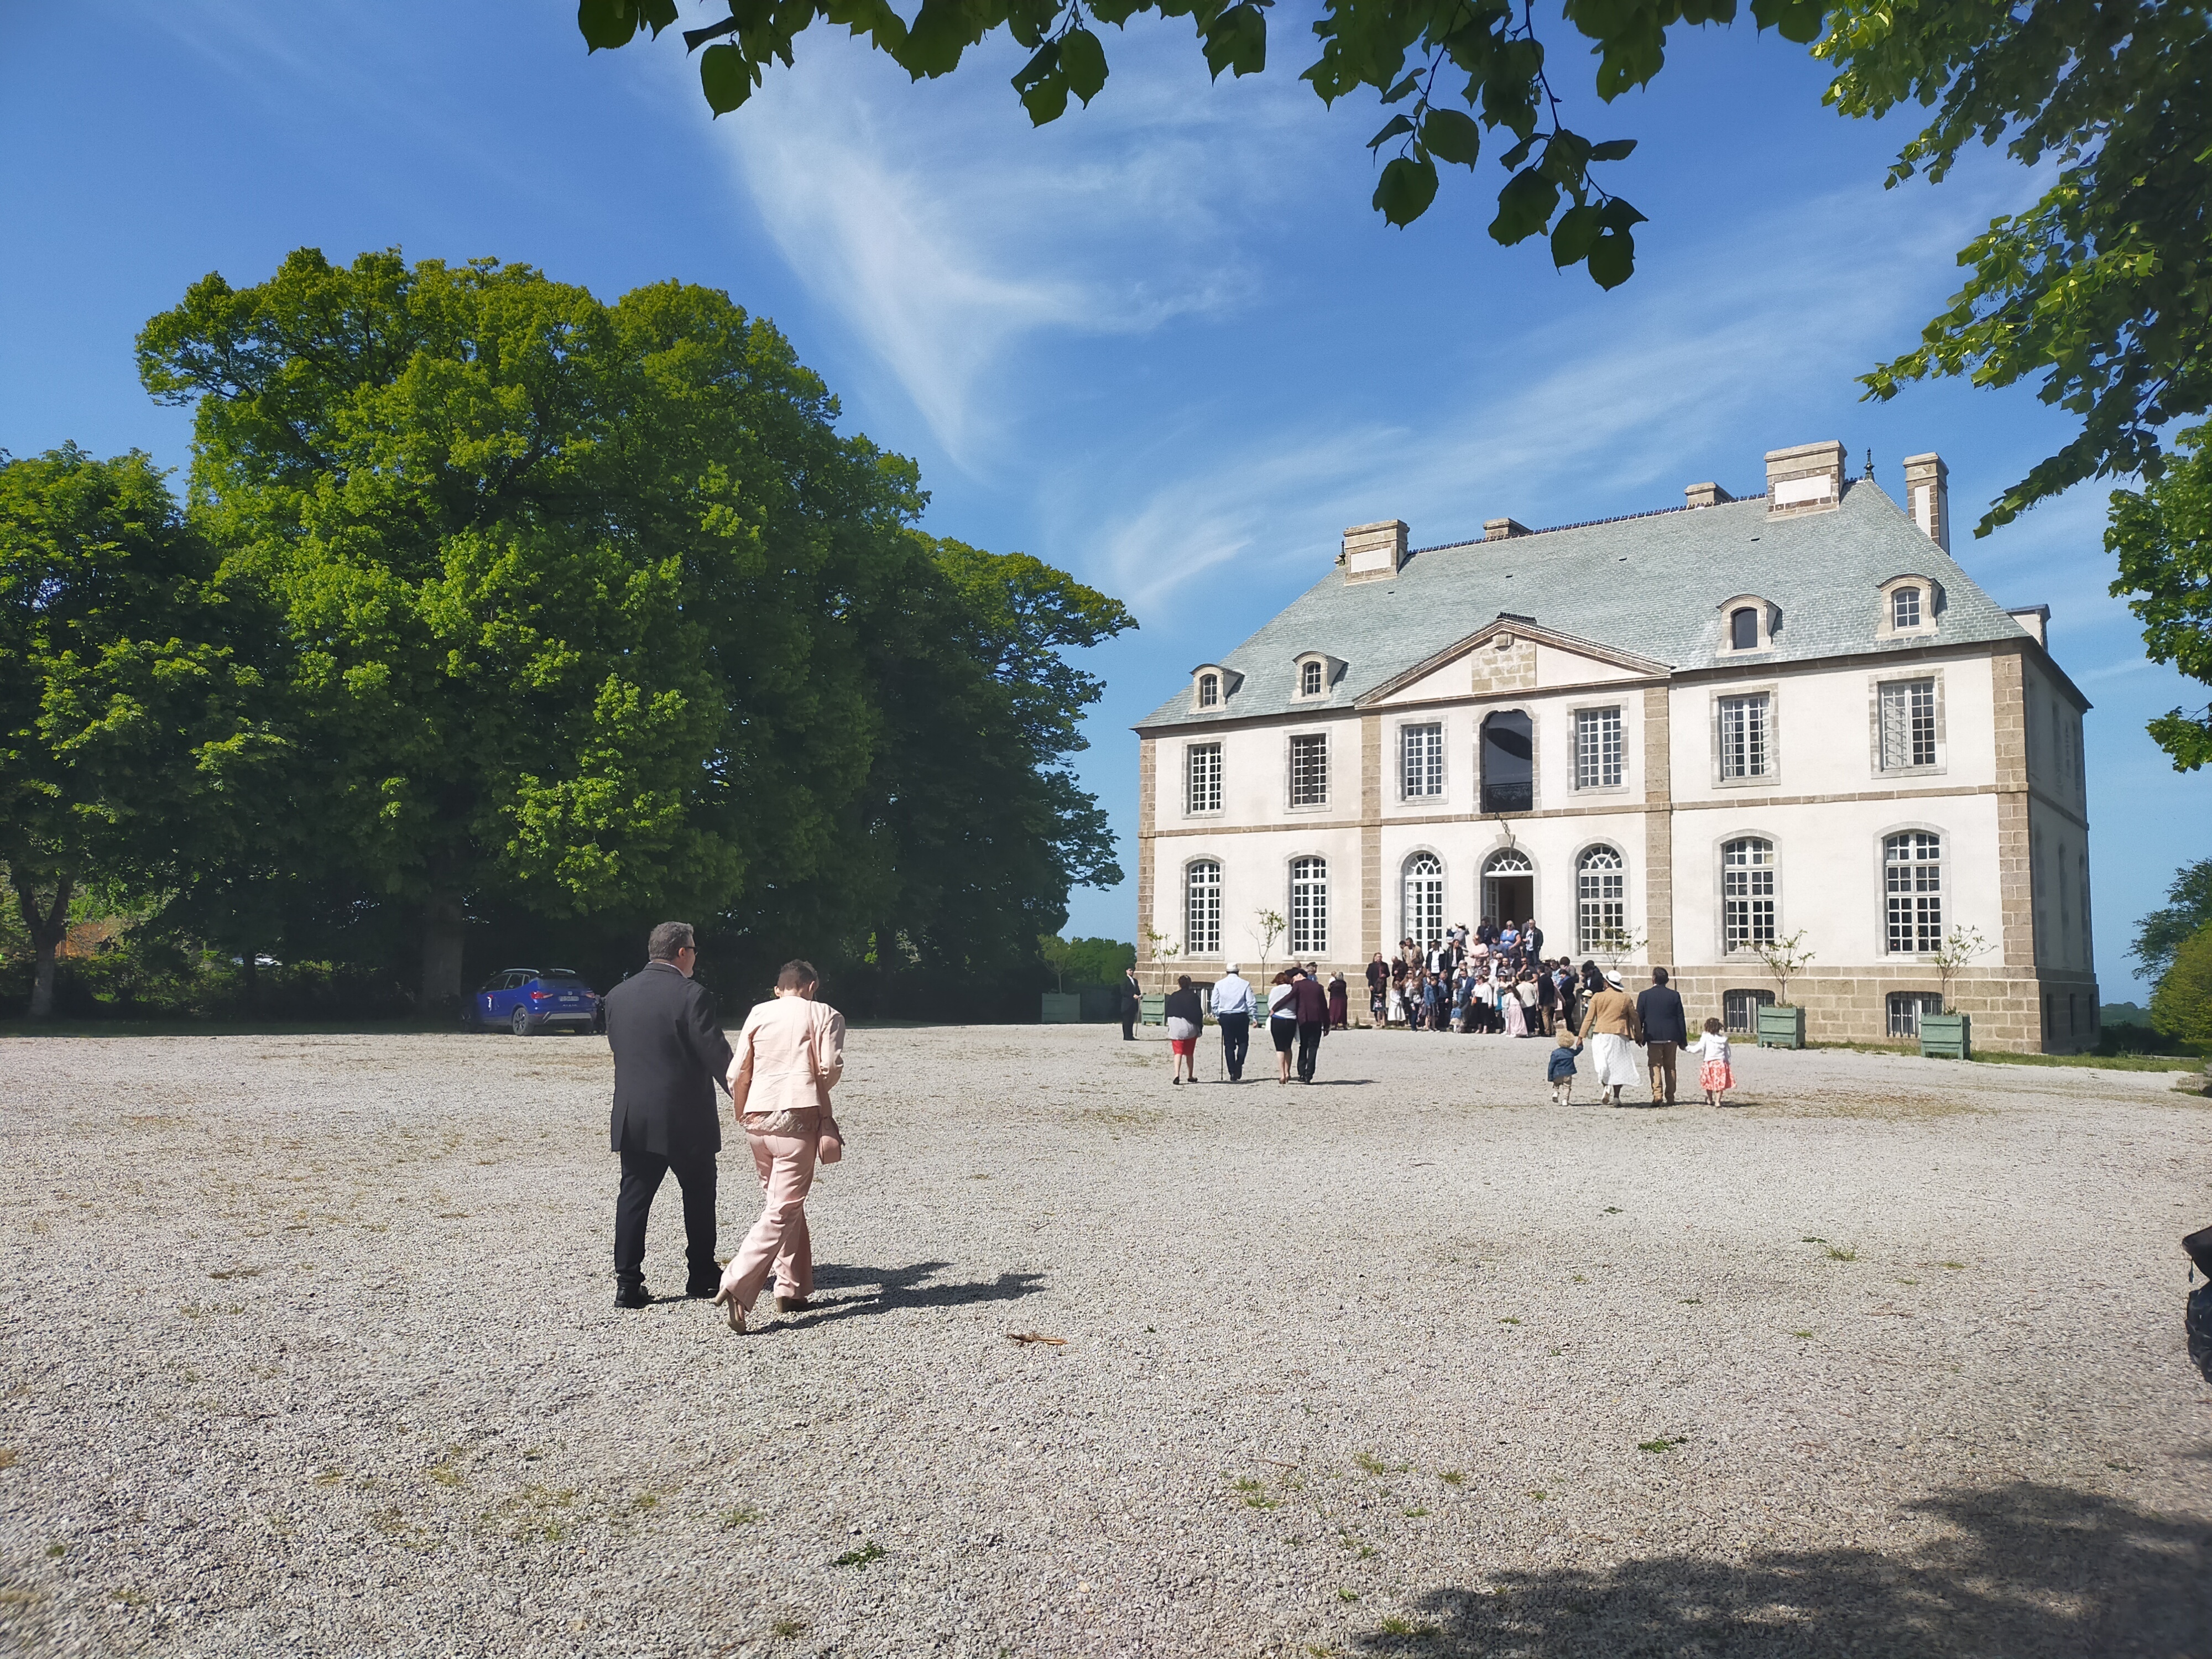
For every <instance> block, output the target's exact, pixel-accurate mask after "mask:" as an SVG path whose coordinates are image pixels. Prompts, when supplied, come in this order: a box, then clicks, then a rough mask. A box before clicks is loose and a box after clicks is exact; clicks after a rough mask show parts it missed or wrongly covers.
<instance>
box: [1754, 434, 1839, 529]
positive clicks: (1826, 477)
mask: <svg viewBox="0 0 2212 1659" xmlns="http://www.w3.org/2000/svg"><path fill="white" fill-rule="evenodd" d="M1843 501H1844V447H1843V445H1842V444H1840V443H1838V442H1837V441H1835V440H1834V439H1832V438H1831V439H1830V440H1829V441H1827V442H1826V443H1820V444H1799V445H1798V446H1797V447H1796V448H1795V449H1770V450H1768V451H1767V452H1766V516H1767V517H1768V518H1770V519H1778V518H1784V517H1791V516H1795V515H1796V514H1798V513H1832V512H1833V511H1834V510H1835V509H1836V508H1837V507H1840V506H1842V505H1843Z"/></svg>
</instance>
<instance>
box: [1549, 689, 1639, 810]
mask: <svg viewBox="0 0 2212 1659" xmlns="http://www.w3.org/2000/svg"><path fill="white" fill-rule="evenodd" d="M1601 708H1613V709H1618V710H1619V711H1620V782H1619V783H1592V784H1581V783H1577V782H1576V781H1575V779H1576V777H1577V773H1578V771H1579V769H1580V766H1581V757H1580V756H1579V755H1578V754H1577V752H1576V749H1575V744H1576V740H1577V720H1576V716H1577V715H1579V714H1583V713H1585V712H1588V713H1593V714H1594V713H1595V712H1596V711H1597V710H1599V709H1601ZM1565 714H1566V720H1567V793H1570V794H1572V795H1626V794H1631V793H1634V791H1635V788H1636V757H1637V752H1638V750H1637V745H1636V744H1635V742H1634V741H1633V733H1634V731H1635V727H1636V721H1635V720H1633V719H1632V718H1631V717H1630V714H1629V699H1628V697H1627V696H1626V693H1624V694H1622V695H1621V696H1617V697H1589V696H1585V697H1581V698H1577V699H1576V700H1574V701H1572V702H1568V703H1567V704H1566V705H1565Z"/></svg>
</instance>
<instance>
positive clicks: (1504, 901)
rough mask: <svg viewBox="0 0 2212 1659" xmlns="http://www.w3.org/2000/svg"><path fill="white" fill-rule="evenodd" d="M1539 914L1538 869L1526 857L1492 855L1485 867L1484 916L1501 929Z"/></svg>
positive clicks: (1483, 871)
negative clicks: (1512, 922) (1507, 922)
mask: <svg viewBox="0 0 2212 1659" xmlns="http://www.w3.org/2000/svg"><path fill="white" fill-rule="evenodd" d="M1535 911H1536V868H1535V866H1534V865H1532V864H1530V863H1529V862H1528V854H1525V853H1518V852H1515V853H1492V854H1491V855H1490V861H1489V862H1488V863H1486V864H1485V865H1484V866H1482V914H1483V915H1486V916H1488V917H1489V918H1490V919H1491V920H1492V921H1494V922H1496V923H1498V926H1499V927H1504V925H1505V923H1506V921H1508V920H1511V921H1528V919H1529V917H1531V916H1532V915H1534V914H1535Z"/></svg>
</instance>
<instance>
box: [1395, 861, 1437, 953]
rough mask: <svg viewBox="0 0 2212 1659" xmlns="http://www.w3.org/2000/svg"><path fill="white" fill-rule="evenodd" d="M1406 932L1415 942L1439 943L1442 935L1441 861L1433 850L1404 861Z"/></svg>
mask: <svg viewBox="0 0 2212 1659" xmlns="http://www.w3.org/2000/svg"><path fill="white" fill-rule="evenodd" d="M1405 921H1406V931H1405V933H1404V934H1403V935H1402V937H1404V938H1406V939H1412V940H1413V942H1414V943H1415V944H1416V945H1440V944H1442V943H1443V937H1444V864H1443V860H1442V859H1440V858H1438V857H1437V855H1436V854H1434V853H1416V854H1413V857H1411V858H1409V859H1407V860H1406V918H1405Z"/></svg>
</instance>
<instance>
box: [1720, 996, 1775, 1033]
mask: <svg viewBox="0 0 2212 1659" xmlns="http://www.w3.org/2000/svg"><path fill="white" fill-rule="evenodd" d="M1772 1006H1774V993H1773V992H1771V991H1723V992H1722V993H1721V1024H1723V1025H1725V1026H1726V1027H1727V1028H1728V1029H1729V1030H1731V1031H1743V1032H1750V1031H1753V1030H1757V1029H1758V1025H1759V1010H1760V1009H1761V1008H1771V1007H1772Z"/></svg>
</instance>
